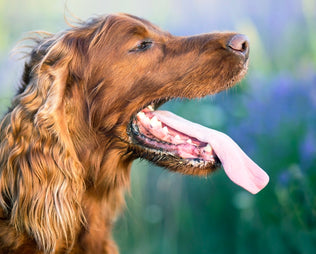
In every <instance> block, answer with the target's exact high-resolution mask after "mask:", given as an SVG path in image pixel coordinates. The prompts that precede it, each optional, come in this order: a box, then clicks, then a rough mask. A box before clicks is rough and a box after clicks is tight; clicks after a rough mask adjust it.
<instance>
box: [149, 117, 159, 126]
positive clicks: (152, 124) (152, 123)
mask: <svg viewBox="0 0 316 254" xmlns="http://www.w3.org/2000/svg"><path fill="white" fill-rule="evenodd" d="M150 125H151V127H153V128H156V127H159V128H161V122H160V121H159V120H158V118H157V116H153V118H152V119H151V120H150Z"/></svg>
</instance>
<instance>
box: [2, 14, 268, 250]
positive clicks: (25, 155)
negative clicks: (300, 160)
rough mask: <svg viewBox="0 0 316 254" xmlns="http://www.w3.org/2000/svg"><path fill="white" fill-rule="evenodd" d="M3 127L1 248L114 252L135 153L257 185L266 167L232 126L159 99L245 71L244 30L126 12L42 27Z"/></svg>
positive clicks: (211, 89) (196, 92)
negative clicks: (176, 110)
mask: <svg viewBox="0 0 316 254" xmlns="http://www.w3.org/2000/svg"><path fill="white" fill-rule="evenodd" d="M33 40H34V47H33V49H32V50H31V52H30V53H29V59H28V60H27V62H26V63H25V67H24V72H23V76H22V79H21V84H20V87H19V89H18V91H17V94H16V96H15V98H14V100H13V102H12V105H11V106H10V108H9V109H8V112H7V113H6V114H5V115H4V117H3V119H2V122H1V126H0V130H1V134H0V253H1V254H4V253H10V254H17V253H19V254H29V253H32V254H43V253H45V254H48V253H49V254H57V253H58V254H61V253H71V254H74V253H76V254H77V253H93V254H96V253H103V254H104V253H108V254H114V253H118V248H117V246H116V244H115V243H114V241H113V240H112V237H111V228H112V226H113V223H114V221H115V219H116V218H117V216H118V215H119V214H120V212H121V210H122V207H124V193H125V191H126V190H127V189H128V188H129V181H130V176H129V175H130V168H131V164H132V161H133V160H135V159H136V158H144V159H147V160H149V161H151V162H153V163H155V164H157V165H159V166H162V167H165V168H167V169H169V170H172V171H175V172H179V173H183V174H190V175H203V176H204V175H207V174H209V173H211V172H213V171H214V170H216V169H217V168H219V167H221V166H223V168H224V170H225V172H226V173H227V175H228V177H229V178H231V180H232V181H234V182H235V183H237V184H239V185H240V186H242V187H244V188H245V189H247V190H249V191H250V192H252V193H256V192H258V191H259V190H261V189H262V188H263V187H264V186H265V185H266V184H267V182H268V176H267V175H266V173H265V172H264V171H263V170H261V169H260V168H259V167H258V166H257V165H256V164H255V163H254V162H252V161H251V160H250V159H249V158H248V157H247V156H246V155H245V154H244V153H243V152H242V151H241V149H240V148H239V147H238V145H237V144H236V143H235V142H234V141H232V140H231V139H230V138H229V137H228V136H226V135H225V134H223V133H220V132H218V131H215V130H211V129H208V128H206V127H203V126H201V125H198V124H195V123H191V122H189V121H187V120H185V119H183V118H181V117H179V116H176V115H174V114H173V113H171V112H167V111H159V110H157V108H158V107H159V106H160V105H161V104H163V103H165V102H167V101H169V100H171V99H174V98H188V99H192V98H201V97H204V96H206V95H210V94H215V93H218V92H220V91H222V90H225V89H228V88H230V87H232V86H234V85H235V84H236V83H237V82H239V81H240V80H241V79H242V78H243V77H244V75H245V74H246V72H247V66H248V58H249V41H248V39H247V37H246V36H245V35H242V34H237V33H231V32H229V33H209V34H202V35H196V36H190V37H178V36H173V35H171V34H170V33H168V32H166V31H163V30H161V29H160V28H158V27H157V26H155V25H153V24H151V23H150V22H148V21H146V20H144V19H142V18H138V17H135V16H132V15H128V14H113V15H107V16H100V17H95V18H92V19H89V20H88V21H86V22H82V23H80V24H78V25H76V26H74V27H71V28H69V29H68V30H66V31H63V32H60V33H57V34H47V33H45V34H43V35H42V36H41V37H40V38H39V37H36V38H34V39H33Z"/></svg>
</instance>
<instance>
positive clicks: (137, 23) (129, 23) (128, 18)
mask: <svg viewBox="0 0 316 254" xmlns="http://www.w3.org/2000/svg"><path fill="white" fill-rule="evenodd" d="M115 18H116V19H117V20H119V21H121V22H122V24H124V30H125V32H126V33H130V34H138V35H144V34H148V33H149V34H151V33H155V34H159V35H168V34H169V33H168V32H166V31H163V30H162V29H161V28H160V27H158V26H156V25H155V24H152V23H151V22H149V21H148V20H146V19H143V18H139V17H137V16H133V15H131V14H126V13H119V14H116V15H115Z"/></svg>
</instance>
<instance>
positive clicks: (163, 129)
mask: <svg viewBox="0 0 316 254" xmlns="http://www.w3.org/2000/svg"><path fill="white" fill-rule="evenodd" d="M162 131H163V133H164V134H165V135H167V134H168V131H169V130H168V127H167V126H165V127H163V128H162Z"/></svg>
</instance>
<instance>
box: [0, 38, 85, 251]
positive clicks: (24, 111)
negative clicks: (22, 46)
mask: <svg viewBox="0 0 316 254" xmlns="http://www.w3.org/2000/svg"><path fill="white" fill-rule="evenodd" d="M76 43H77V41H76V40H75V39H73V38H71V39H70V38H67V37H66V36H64V35H59V37H57V36H56V37H51V38H49V39H46V41H44V42H43V43H42V44H40V45H38V47H37V49H35V50H33V52H32V56H31V60H30V62H29V64H27V65H26V67H25V70H24V82H27V83H28V84H24V86H23V87H24V88H22V89H21V93H20V94H19V95H17V97H16V98H15V102H14V105H13V108H12V110H11V111H9V113H8V114H7V115H6V116H5V117H4V120H3V122H2V124H1V127H0V129H1V132H2V134H1V139H0V140H1V143H0V210H1V208H2V210H3V211H4V214H6V216H7V217H8V218H10V222H11V225H13V226H15V228H17V229H18V231H20V232H22V233H24V232H26V233H27V234H28V235H29V236H30V237H33V238H34V239H35V241H36V242H37V244H38V245H39V246H40V248H41V249H43V250H44V251H46V252H47V253H49V252H51V251H52V250H54V248H55V246H56V242H57V240H58V239H64V240H65V241H66V244H68V245H71V244H73V241H74V238H75V237H76V235H75V232H76V230H78V227H79V226H80V223H82V221H83V216H82V211H81V207H80V201H81V200H80V199H81V196H82V192H83V190H84V182H83V178H82V177H83V176H82V175H83V168H82V165H81V163H80V162H79V160H78V158H77V155H76V152H75V149H74V145H73V143H72V140H71V138H70V134H69V130H68V125H67V122H66V118H67V117H66V112H65V105H64V101H65V96H66V89H67V81H68V78H69V75H70V73H69V69H70V66H75V65H73V62H74V61H81V60H80V59H78V58H80V55H79V53H78V50H77V46H76Z"/></svg>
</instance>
